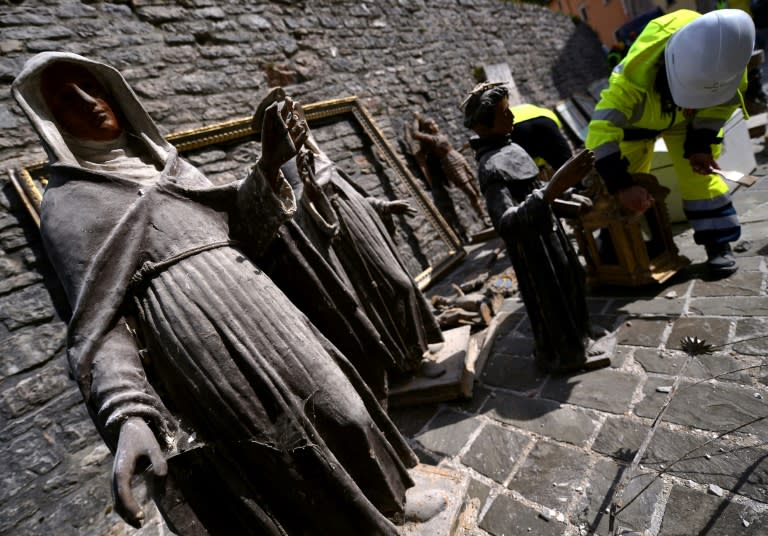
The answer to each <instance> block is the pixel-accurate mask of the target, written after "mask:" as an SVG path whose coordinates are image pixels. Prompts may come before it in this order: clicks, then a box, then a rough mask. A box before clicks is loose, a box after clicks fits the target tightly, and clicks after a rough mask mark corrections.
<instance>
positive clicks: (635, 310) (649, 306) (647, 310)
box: [614, 291, 685, 316]
mask: <svg viewBox="0 0 768 536" xmlns="http://www.w3.org/2000/svg"><path fill="white" fill-rule="evenodd" d="M668 292H669V291H668ZM614 306H618V309H617V312H619V313H626V314H629V315H665V316H669V315H680V314H682V313H683V306H685V300H684V299H682V298H672V299H670V298H663V297H662V298H653V299H650V300H648V299H634V300H630V301H627V302H625V303H621V302H620V301H618V300H617V301H616V302H614Z"/></svg>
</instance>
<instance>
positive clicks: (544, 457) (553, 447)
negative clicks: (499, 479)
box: [507, 441, 590, 511]
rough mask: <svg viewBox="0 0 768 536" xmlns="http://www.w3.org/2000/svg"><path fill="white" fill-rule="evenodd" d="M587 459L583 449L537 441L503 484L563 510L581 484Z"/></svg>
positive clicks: (587, 464) (587, 456)
mask: <svg viewBox="0 0 768 536" xmlns="http://www.w3.org/2000/svg"><path fill="white" fill-rule="evenodd" d="M589 461H590V460H589V455H588V454H587V453H586V452H584V451H583V450H579V449H576V448H573V447H568V446H564V445H560V444H557V443H551V442H548V441H537V442H536V444H535V445H534V447H533V449H532V450H531V451H530V452H529V453H528V456H527V457H526V458H525V461H524V462H523V465H522V466H521V467H520V469H518V470H517V471H516V472H515V474H514V476H513V477H512V480H511V481H510V482H509V483H508V484H507V487H508V488H509V489H512V490H515V491H518V492H520V493H521V494H522V495H523V496H524V497H525V498H526V499H530V500H532V501H534V502H536V503H538V504H542V505H544V506H548V507H549V508H553V509H555V510H558V511H564V510H566V509H567V507H568V503H569V502H570V498H571V496H572V495H573V493H574V492H577V491H578V490H579V489H581V486H583V480H584V477H585V476H586V475H587V470H588V469H587V468H588V467H589Z"/></svg>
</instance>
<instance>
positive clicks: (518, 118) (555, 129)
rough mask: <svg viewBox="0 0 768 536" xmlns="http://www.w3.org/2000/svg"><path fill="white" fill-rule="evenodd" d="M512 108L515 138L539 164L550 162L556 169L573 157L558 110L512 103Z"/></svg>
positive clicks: (512, 135) (511, 135)
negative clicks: (556, 112) (556, 111)
mask: <svg viewBox="0 0 768 536" xmlns="http://www.w3.org/2000/svg"><path fill="white" fill-rule="evenodd" d="M509 110H510V111H511V112H512V115H514V128H513V130H512V133H511V134H510V137H511V139H512V141H513V142H514V143H516V144H518V145H519V146H520V147H522V148H523V149H525V152H526V153H528V154H529V155H531V158H533V160H534V162H536V164H537V165H538V166H539V167H542V166H543V165H544V164H548V165H549V166H551V167H552V169H553V170H554V171H557V170H558V169H559V168H560V166H562V165H563V164H565V162H566V161H567V160H568V159H569V158H570V157H571V156H573V152H572V151H571V146H570V145H569V144H568V140H567V139H566V138H565V136H564V135H563V132H562V131H561V130H560V128H561V126H562V125H561V124H560V119H559V118H558V117H557V115H555V112H553V111H552V110H550V109H549V108H544V107H542V106H537V105H535V104H529V103H524V104H516V105H513V106H510V107H509Z"/></svg>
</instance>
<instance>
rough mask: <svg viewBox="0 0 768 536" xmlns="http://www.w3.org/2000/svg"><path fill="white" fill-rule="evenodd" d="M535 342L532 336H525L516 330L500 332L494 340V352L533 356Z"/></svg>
mask: <svg viewBox="0 0 768 536" xmlns="http://www.w3.org/2000/svg"><path fill="white" fill-rule="evenodd" d="M533 348H534V342H533V338H532V337H524V336H522V335H520V334H519V333H518V332H516V331H509V332H507V333H500V335H499V336H498V337H497V338H496V340H495V341H494V342H493V350H492V351H493V353H494V354H506V355H515V356H523V357H531V356H533Z"/></svg>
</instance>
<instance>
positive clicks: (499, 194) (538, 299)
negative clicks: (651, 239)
mask: <svg viewBox="0 0 768 536" xmlns="http://www.w3.org/2000/svg"><path fill="white" fill-rule="evenodd" d="M470 145H471V146H472V148H473V149H474V150H475V156H476V158H477V161H478V178H479V181H480V189H481V191H482V192H483V194H484V195H485V199H486V204H487V206H488V214H489V216H490V217H491V221H492V222H493V225H494V228H495V229H496V231H497V232H498V233H499V236H501V237H502V239H503V240H504V242H505V244H506V246H507V251H508V253H509V257H510V260H511V262H512V267H513V268H514V270H515V276H516V277H517V281H518V286H519V290H520V295H521V296H522V298H523V302H524V303H525V309H526V311H527V313H528V318H529V319H530V322H531V328H532V330H533V335H534V339H535V347H536V361H537V362H538V363H539V364H540V365H541V366H542V367H543V368H544V369H546V370H553V371H558V370H569V369H574V368H578V365H580V364H583V362H584V361H585V359H586V357H585V356H586V350H587V347H588V345H589V343H590V339H589V334H590V328H589V314H588V311H587V305H586V287H585V279H584V271H583V268H582V267H581V263H580V262H579V259H578V257H577V256H576V253H575V252H574V250H573V247H572V246H571V244H570V242H569V241H568V237H567V236H566V234H565V231H564V230H563V227H562V225H561V224H560V221H559V220H558V219H557V218H556V217H554V215H553V214H552V210H551V209H550V207H549V204H548V203H547V202H546V201H544V199H543V198H541V197H535V196H534V197H530V198H529V197H528V196H529V195H530V194H531V193H532V192H533V191H534V189H535V188H536V187H537V184H536V177H537V176H538V173H539V169H538V167H537V166H536V163H535V162H534V161H533V159H531V157H530V156H529V155H528V154H527V153H526V152H525V151H524V150H523V148H522V147H520V146H519V145H517V144H515V143H512V141H511V140H510V139H509V137H508V136H502V137H492V138H480V137H473V138H471V140H470ZM526 198H528V199H526Z"/></svg>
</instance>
